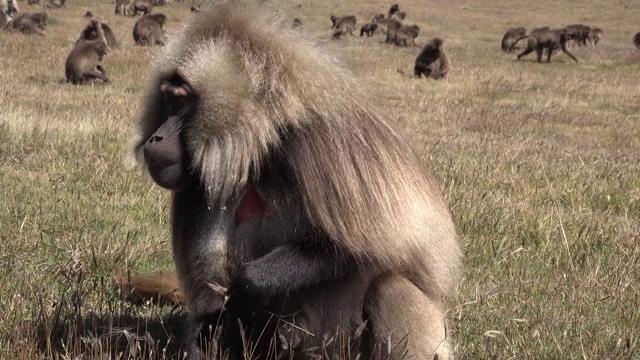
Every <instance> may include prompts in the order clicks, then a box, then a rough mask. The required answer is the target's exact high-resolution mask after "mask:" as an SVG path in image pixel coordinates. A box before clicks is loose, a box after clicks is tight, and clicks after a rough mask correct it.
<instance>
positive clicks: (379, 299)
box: [365, 274, 453, 360]
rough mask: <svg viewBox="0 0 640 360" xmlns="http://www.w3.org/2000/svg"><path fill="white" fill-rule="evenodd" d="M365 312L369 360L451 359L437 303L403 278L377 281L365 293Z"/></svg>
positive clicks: (447, 338)
mask: <svg viewBox="0 0 640 360" xmlns="http://www.w3.org/2000/svg"><path fill="white" fill-rule="evenodd" d="M365 312H366V313H367V314H368V317H369V328H370V329H371V338H372V345H371V349H372V350H371V351H372V355H373V356H372V357H371V358H372V359H392V360H396V359H398V360H400V359H408V358H411V359H436V358H437V359H439V360H444V359H453V349H452V347H451V342H450V340H449V337H448V334H447V328H446V319H445V314H444V312H443V311H442V308H441V305H440V301H439V300H434V299H430V298H429V297H427V296H426V295H425V294H424V293H423V292H422V291H420V289H418V288H417V287H416V286H415V285H413V284H412V283H411V282H410V281H409V280H407V279H406V278H404V277H403V276H400V275H396V274H389V275H384V276H382V277H381V278H378V279H376V280H375V281H374V283H373V284H372V286H371V288H370V290H369V291H368V292H367V296H366V300H365ZM436 355H437V357H436Z"/></svg>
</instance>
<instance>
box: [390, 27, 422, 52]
mask: <svg viewBox="0 0 640 360" xmlns="http://www.w3.org/2000/svg"><path fill="white" fill-rule="evenodd" d="M419 33H420V27H419V26H418V25H404V26H402V27H400V29H398V31H397V32H396V39H395V44H396V46H404V47H416V46H418V45H416V42H415V38H416V37H418V34H419Z"/></svg>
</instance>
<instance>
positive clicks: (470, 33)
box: [0, 0, 640, 359]
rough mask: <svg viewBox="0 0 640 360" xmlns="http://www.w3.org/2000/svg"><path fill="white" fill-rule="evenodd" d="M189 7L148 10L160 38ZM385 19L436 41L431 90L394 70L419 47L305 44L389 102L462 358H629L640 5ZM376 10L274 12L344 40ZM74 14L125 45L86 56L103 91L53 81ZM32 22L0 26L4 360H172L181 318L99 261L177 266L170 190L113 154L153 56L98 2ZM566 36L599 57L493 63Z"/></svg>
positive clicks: (419, 9)
mask: <svg viewBox="0 0 640 360" xmlns="http://www.w3.org/2000/svg"><path fill="white" fill-rule="evenodd" d="M187 1H192V0H185V2H182V3H174V4H171V5H168V6H164V7H161V8H156V9H155V10H154V12H162V13H164V14H166V15H167V16H168V22H167V26H166V28H167V31H168V33H169V34H171V33H173V32H175V31H178V30H179V29H180V27H181V24H182V23H183V21H184V20H185V19H187V18H188V17H189V16H191V14H190V11H189V8H190V6H192V5H197V4H196V3H191V2H187ZM19 4H20V6H21V8H22V10H23V11H32V12H33V11H42V8H41V7H40V6H37V5H35V6H29V5H27V3H26V1H21V2H20V3H19ZM298 4H300V5H301V6H299V7H298V6H297V5H298ZM399 4H400V7H401V9H402V10H405V11H407V13H408V16H407V19H406V21H405V22H408V23H417V24H418V25H419V26H420V28H421V29H422V30H421V33H420V35H419V36H418V38H417V39H416V41H417V42H418V44H419V45H423V44H425V43H426V41H427V40H428V39H430V38H431V37H434V36H440V37H442V38H443V39H444V41H445V48H446V50H447V51H448V54H449V57H450V59H451V61H452V65H453V70H452V72H451V73H450V74H449V78H448V80H446V81H441V82H436V81H432V80H431V81H429V80H416V79H412V78H409V77H408V76H402V75H401V74H399V73H398V71H397V69H401V70H403V71H405V72H407V73H410V72H412V68H413V61H414V59H415V56H416V55H417V53H418V51H419V49H404V48H396V47H394V46H387V45H385V44H382V43H381V40H382V38H381V37H374V38H369V39H365V38H359V37H347V38H345V39H343V40H341V41H334V42H330V41H326V42H323V43H322V44H323V45H322V46H328V47H331V48H332V51H334V52H335V53H336V56H338V57H339V58H341V59H343V60H344V61H345V62H347V63H348V64H349V66H351V67H352V68H353V70H354V71H355V72H357V73H359V74H361V75H362V77H363V78H366V79H367V81H371V86H373V87H376V90H377V91H380V92H381V93H383V94H385V95H386V97H385V98H384V99H383V100H382V101H386V102H388V106H391V107H392V108H393V109H394V114H395V115H396V116H397V121H398V122H400V123H401V124H402V125H403V126H404V127H405V128H406V129H407V133H408V134H409V135H410V136H411V140H412V142H413V143H414V144H415V146H416V148H418V149H419V151H420V153H421V155H422V156H423V158H424V161H425V163H426V164H428V167H429V169H430V170H431V172H432V173H433V175H434V176H435V177H436V178H437V180H438V183H439V185H440V187H441V189H442V191H443V192H444V194H445V197H446V199H447V201H448V203H449V206H450V208H451V210H452V213H453V216H454V220H455V222H456V225H457V227H458V230H459V233H460V240H461V243H462V245H463V249H464V254H465V267H464V273H463V278H462V280H461V282H460V285H459V287H458V288H457V291H456V293H455V295H454V296H453V298H452V299H450V301H449V305H450V311H449V332H450V334H451V335H452V336H453V337H454V342H455V344H456V345H455V348H456V353H457V356H458V358H461V359H497V358H499V359H510V358H517V359H577V358H582V359H638V358H640V311H639V310H638V309H639V308H640V51H639V50H638V49H636V48H635V47H634V46H633V44H632V43H631V38H632V37H633V35H634V34H635V33H636V32H638V31H640V22H639V19H640V1H638V0H615V1H597V0H580V1H577V0H566V1H554V0H539V1H536V2H534V1H529V0H475V1H471V0H448V1H444V0H403V1H399ZM389 5H391V3H390V2H384V1H381V0H370V1H344V0H324V1H312V0H297V1H293V2H291V3H288V6H287V10H285V11H286V13H287V14H289V15H290V16H291V19H292V18H293V17H299V18H300V19H302V21H303V23H304V31H305V32H306V33H307V34H308V36H313V37H320V38H324V39H328V38H329V37H330V31H329V27H330V25H331V22H330V21H329V15H331V14H336V15H343V14H355V15H356V16H357V17H358V28H359V26H360V25H362V24H364V22H365V21H369V19H371V18H372V17H373V15H374V14H375V13H380V12H383V13H386V11H387V9H388V7H389ZM87 10H91V11H92V12H93V14H94V15H95V16H96V17H97V18H98V19H100V20H102V21H104V22H106V23H108V24H109V25H110V26H111V27H112V28H113V29H114V31H115V33H116V36H117V37H118V40H119V42H120V47H119V48H118V49H116V50H114V51H113V52H111V53H109V54H108V55H107V56H106V57H105V58H104V60H103V65H104V67H105V68H106V70H107V72H108V76H109V77H110V78H111V80H112V83H111V84H106V85H105V84H103V83H102V82H96V83H93V84H88V85H84V86H74V85H71V84H68V83H65V82H64V62H65V59H66V56H67V54H68V53H69V51H70V50H71V49H72V46H73V44H74V42H75V40H76V39H77V37H78V35H79V33H80V31H81V30H82V28H83V27H84V26H85V25H86V23H87V22H88V20H87V19H86V18H84V17H83V16H84V14H85V12H86V11H87ZM48 13H49V22H48V25H47V29H46V36H45V37H39V36H30V37H29V36H24V35H20V34H13V33H6V32H0V359H14V358H20V359H31V358H42V357H44V358H64V359H87V358H96V357H102V356H104V357H106V358H155V357H174V356H175V354H176V350H177V348H178V346H179V342H180V337H181V326H182V323H183V322H184V312H183V310H182V309H172V308H170V307H164V308H157V307H154V306H147V307H142V308H140V307H133V306H132V305H129V304H126V303H122V302H120V301H119V300H117V299H116V297H115V295H114V293H113V290H112V285H111V269H112V267H113V266H114V265H120V266H122V267H124V268H128V269H130V270H132V271H151V270H158V269H170V268H171V267H172V260H171V246H170V230H169V224H168V204H169V193H168V192H167V191H163V190H162V189H160V188H159V187H158V186H156V185H154V184H153V183H152V181H151V180H150V179H148V178H147V177H146V176H144V175H143V174H142V173H141V171H138V170H131V169H130V168H128V167H127V165H126V161H125V157H126V150H127V144H128V141H129V138H130V136H131V134H132V133H133V129H134V125H135V122H136V116H137V114H138V113H139V110H140V105H141V101H142V96H143V94H144V90H145V88H146V86H147V79H148V75H149V70H148V65H149V64H150V63H151V61H152V60H153V58H154V55H155V54H156V53H157V52H158V51H160V50H161V48H143V47H137V46H134V44H133V38H132V36H131V30H132V27H133V24H134V22H135V19H131V18H126V17H121V16H116V15H114V5H113V4H112V3H111V1H110V0H68V2H67V5H66V7H65V8H62V9H54V10H50V11H48ZM572 23H585V24H587V25H591V26H598V27H601V28H602V29H603V30H604V38H603V39H602V41H601V42H600V44H599V45H598V46H597V47H595V48H594V47H575V46H574V47H572V52H573V53H574V55H576V57H577V58H578V59H579V60H580V63H578V64H576V63H574V62H573V61H571V60H570V59H569V58H568V57H567V56H566V55H564V54H562V53H559V54H556V55H555V56H554V57H553V58H552V63H551V64H538V63H537V62H536V61H535V54H531V55H529V56H528V57H525V58H524V59H523V60H521V61H516V60H515V57H516V53H514V54H505V53H502V52H501V51H500V40H501V38H502V35H503V33H504V32H505V31H506V29H507V28H509V27H512V26H524V27H526V28H527V29H529V30H530V29H532V28H534V27H539V26H545V25H548V26H551V27H560V26H565V25H569V24H572ZM363 81H365V80H363ZM390 250H391V249H390ZM391 251H392V250H391Z"/></svg>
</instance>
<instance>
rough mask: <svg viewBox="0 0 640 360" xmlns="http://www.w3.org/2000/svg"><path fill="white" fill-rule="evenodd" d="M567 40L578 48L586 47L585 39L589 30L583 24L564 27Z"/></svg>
mask: <svg viewBox="0 0 640 360" xmlns="http://www.w3.org/2000/svg"><path fill="white" fill-rule="evenodd" d="M565 29H567V33H568V37H569V40H573V41H574V42H575V43H576V44H578V46H584V45H587V38H588V37H589V32H590V31H591V28H590V27H589V26H587V25H583V24H573V25H569V26H567V27H565Z"/></svg>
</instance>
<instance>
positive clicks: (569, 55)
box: [560, 43, 578, 62]
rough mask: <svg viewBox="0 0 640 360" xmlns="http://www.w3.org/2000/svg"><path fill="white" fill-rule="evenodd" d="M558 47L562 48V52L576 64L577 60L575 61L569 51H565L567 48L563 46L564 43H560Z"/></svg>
mask: <svg viewBox="0 0 640 360" xmlns="http://www.w3.org/2000/svg"><path fill="white" fill-rule="evenodd" d="M560 45H561V46H562V52H564V53H565V54H567V56H568V57H570V58H572V59H573V61H575V62H578V59H576V57H575V56H573V54H572V53H570V52H569V49H567V47H566V46H565V43H560Z"/></svg>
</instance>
